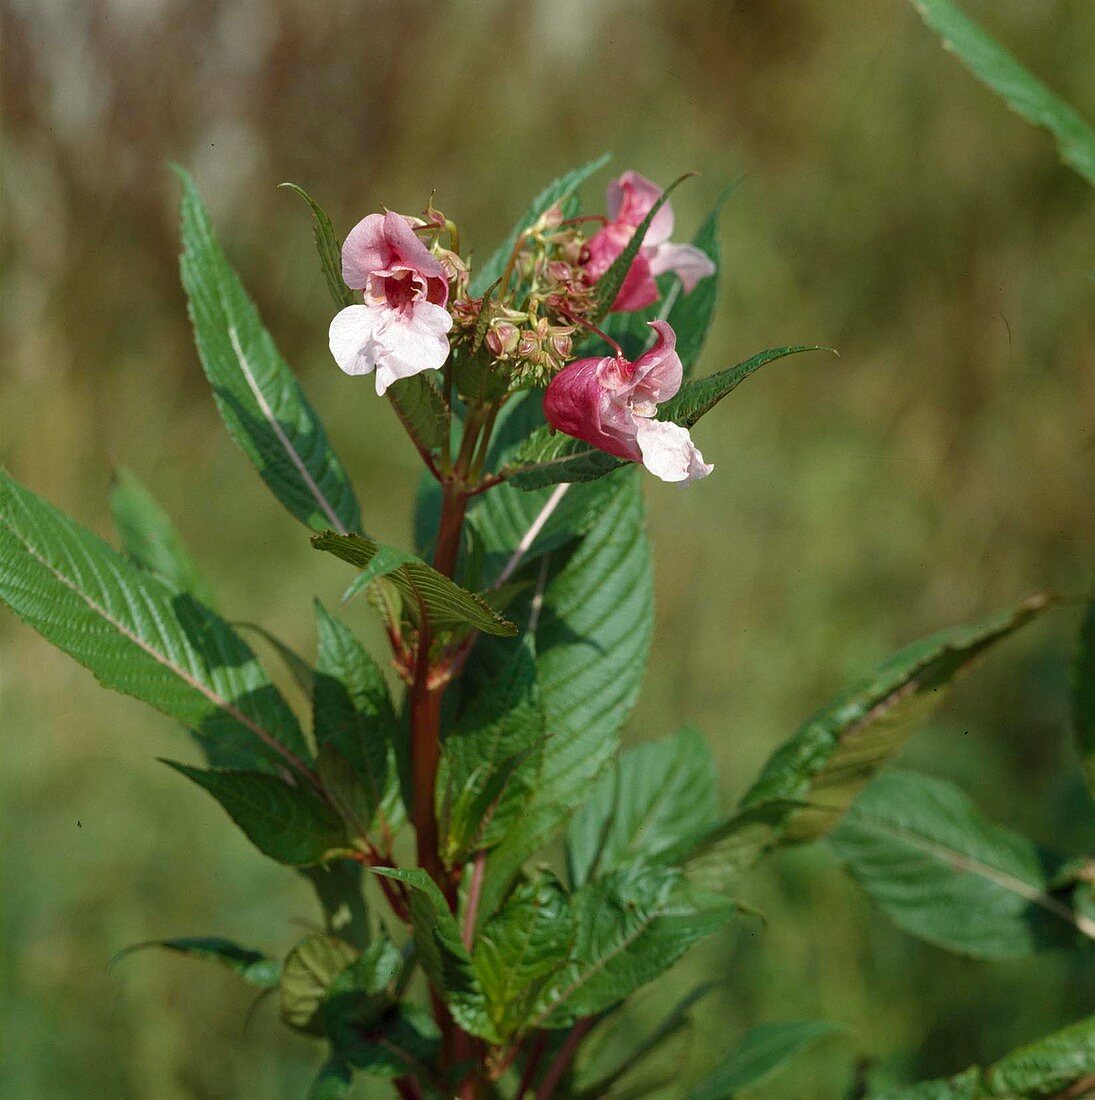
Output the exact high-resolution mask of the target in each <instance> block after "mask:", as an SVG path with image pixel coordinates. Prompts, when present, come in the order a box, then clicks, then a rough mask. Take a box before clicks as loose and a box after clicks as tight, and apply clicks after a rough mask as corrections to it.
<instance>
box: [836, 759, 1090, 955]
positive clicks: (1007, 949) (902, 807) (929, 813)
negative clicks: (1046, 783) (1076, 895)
mask: <svg viewBox="0 0 1095 1100" xmlns="http://www.w3.org/2000/svg"><path fill="white" fill-rule="evenodd" d="M830 839H831V843H832V845H833V848H834V850H835V851H836V854H837V856H838V858H839V859H840V860H841V861H842V862H843V863H844V864H845V865H846V866H847V868H848V870H849V871H850V872H851V874H852V876H853V877H854V878H855V880H856V881H857V882H858V883H859V884H860V886H862V887H863V889H864V890H866V892H867V893H868V894H869V895H870V897H871V898H873V899H874V901H876V902H877V903H878V904H879V905H880V906H881V907H882V909H883V910H884V911H885V912H886V914H887V915H888V916H889V917H890V918H891V919H892V920H893V921H894V923H896V924H897V925H899V926H900V927H901V928H903V929H905V931H907V932H911V933H912V934H913V935H915V936H920V937H921V938H922V939H925V940H928V942H930V943H934V944H937V945H938V946H940V947H945V948H947V949H949V950H951V951H958V952H961V953H963V954H966V955H973V956H975V957H978V958H985V959H1008V958H1020V957H1022V956H1024V955H1028V954H1030V953H1031V952H1032V951H1035V950H1038V949H1039V948H1043V947H1049V946H1060V945H1061V944H1062V942H1066V943H1067V942H1070V941H1071V940H1073V939H1074V937H1075V933H1076V931H1077V930H1078V926H1080V929H1079V930H1081V931H1082V930H1084V929H1086V934H1087V935H1089V936H1091V937H1093V938H1095V921H1091V920H1089V919H1087V918H1085V917H1083V916H1082V915H1080V914H1077V913H1074V912H1073V911H1072V910H1071V909H1070V908H1069V907H1068V906H1067V905H1065V904H1064V903H1063V902H1062V901H1061V900H1059V899H1058V898H1057V897H1054V896H1053V895H1052V894H1051V892H1050V884H1049V877H1050V874H1051V869H1052V866H1053V863H1054V861H1053V860H1052V859H1051V858H1050V857H1049V856H1048V855H1047V854H1046V853H1045V852H1042V851H1041V850H1039V848H1038V846H1037V845H1036V844H1034V843H1033V842H1032V841H1030V840H1027V839H1026V838H1025V837H1023V836H1020V835H1019V834H1018V833H1014V832H1012V831H1011V830H1010V829H1004V828H1002V827H1000V826H998V825H992V824H990V823H989V822H987V821H985V820H984V819H983V818H982V817H981V816H980V815H979V814H978V813H977V811H976V810H975V809H974V807H973V804H972V803H971V801H970V800H969V798H967V797H966V795H965V794H964V793H963V792H962V791H960V790H959V789H958V788H957V787H955V786H952V785H951V784H950V783H944V782H943V781H941V780H939V779H932V778H929V777H928V776H924V775H916V774H914V773H911V772H902V771H890V772H884V773H883V774H882V775H880V776H879V777H878V778H877V779H875V780H874V782H873V783H871V785H870V786H869V787H868V788H867V789H866V790H865V791H864V792H863V794H862V795H860V796H859V798H858V799H856V801H855V802H854V803H853V805H852V808H851V809H850V810H849V811H848V813H847V814H846V815H845V817H844V820H843V821H842V822H841V824H840V826H839V827H838V828H837V829H836V830H835V832H834V833H833V834H832V836H831V838H830ZM1058 862H1059V861H1058Z"/></svg>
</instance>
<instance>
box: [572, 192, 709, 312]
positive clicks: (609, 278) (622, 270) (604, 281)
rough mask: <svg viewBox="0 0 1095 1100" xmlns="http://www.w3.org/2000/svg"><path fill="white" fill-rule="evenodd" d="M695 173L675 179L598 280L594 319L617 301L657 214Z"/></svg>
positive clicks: (595, 293)
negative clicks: (679, 186)
mask: <svg viewBox="0 0 1095 1100" xmlns="http://www.w3.org/2000/svg"><path fill="white" fill-rule="evenodd" d="M694 174H695V173H693V172H689V173H688V174H687V175H684V176H681V177H680V178H679V179H675V180H674V181H673V182H672V183H671V184H670V185H669V186H668V187H667V188H666V189H665V190H664V191H663V192H662V193H661V195H660V196H659V197H658V200H657V201H656V202H655V203H654V205H653V206H651V208H650V210H649V211H647V215H646V217H645V218H643V220H642V221H641V222H639V224H638V225H637V226H636V227H635V232H634V233H632V234H631V237H630V238H629V239H628V242H627V244H626V245H624V249H623V251H622V252H621V253H620V254H619V255H618V256H617V257H616V259H614V260H613V261H612V263H611V264H610V265H609V267H608V270H607V271H606V272H605V273H604V274H603V275H602V276H601V277H600V278H599V279H598V280H597V286H596V290H595V292H594V303H595V304H594V307H593V314H592V319H593V320H594V321H599V320H600V319H601V318H602V317H604V316H605V314H606V313H608V311H609V310H610V309H611V308H612V304H613V302H615V301H616V296H617V295H618V294H619V293H620V287H622V286H623V284H624V279H626V278H627V273H628V271H630V270H631V265H632V263H634V261H635V257H636V256H637V255H638V254H639V249H640V248H642V246H643V241H644V240H646V233H647V230H648V229H649V228H650V225H651V222H653V221H654V218H655V217H656V216H657V213H658V211H659V210H661V208H662V207H663V206H665V204H666V203H667V202H668V201H669V196H670V195H671V194H672V193H673V192H674V191H675V190H676V189H677V186H678V185H679V184H681V183H683V182H684V181H685V180H686V179H688V178H689V176H692V175H694Z"/></svg>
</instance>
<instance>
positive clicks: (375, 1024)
mask: <svg viewBox="0 0 1095 1100" xmlns="http://www.w3.org/2000/svg"><path fill="white" fill-rule="evenodd" d="M403 967H404V960H403V954H402V952H401V951H400V950H399V949H398V948H397V947H396V946H395V944H393V943H392V942H391V940H389V939H386V938H380V939H378V940H376V941H375V942H373V943H371V944H369V946H368V947H367V948H365V950H364V951H363V952H362V954H361V955H360V956H359V957H358V958H357V959H355V960H354V961H353V962H351V963H350V964H349V965H348V966H347V967H346V968H345V969H344V970H342V971H341V973H339V975H338V977H336V978H335V979H334V981H332V982H331V983H330V984H329V985H328V986H327V990H326V992H325V994H324V999H323V1005H322V1009H321V1013H322V1019H323V1030H324V1031H325V1032H326V1034H327V1037H328V1038H329V1039H330V1041H331V1045H332V1046H333V1047H334V1049H335V1051H336V1052H337V1053H338V1054H339V1056H340V1057H341V1058H342V1059H343V1060H344V1061H347V1062H350V1063H352V1064H354V1065H360V1062H361V1058H360V1054H361V1046H362V1044H363V1043H367V1044H369V1045H373V1044H374V1042H375V1040H374V1039H373V1037H372V1035H373V1032H374V1029H378V1028H379V1029H380V1030H386V1027H385V1024H384V1023H383V1022H382V1021H383V1018H384V1017H385V1016H387V1015H388V1014H389V1012H390V1010H391V1009H392V1008H393V1006H394V1005H395V1003H396V1000H397V985H398V981H399V978H400V975H401V973H402V971H403ZM351 1050H354V1051H356V1052H357V1053H358V1055H359V1056H358V1057H356V1058H353V1057H351V1056H350V1051H351ZM374 1060H375V1059H374ZM388 1061H389V1063H390V1059H389V1060H388ZM403 1065H404V1060H403V1059H399V1061H398V1062H397V1066H398V1067H402V1066H403ZM370 1068H375V1067H370ZM401 1071H402V1069H401V1068H400V1069H397V1072H401Z"/></svg>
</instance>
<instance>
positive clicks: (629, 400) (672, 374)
mask: <svg viewBox="0 0 1095 1100" xmlns="http://www.w3.org/2000/svg"><path fill="white" fill-rule="evenodd" d="M650 327H651V328H652V329H653V330H654V332H655V334H656V340H655V343H654V346H653V347H652V348H651V349H650V350H649V351H647V352H645V353H644V354H643V355H640V356H639V358H638V359H636V360H635V362H634V363H629V362H628V361H627V360H626V359H625V358H624V357H623V356H622V355H618V356H607V357H605V358H604V359H579V360H577V361H576V362H574V363H571V364H570V365H569V366H568V367H565V368H564V369H563V370H561V371H560V372H559V373H558V374H557V375H556V376H555V377H554V378H553V379H552V380H551V383H550V385H549V386H548V388H547V392H546V393H545V394H544V415H545V416H546V417H547V420H548V423H549V424H551V425H552V426H553V427H555V428H558V429H559V431H561V432H566V434H567V435H572V436H574V437H575V438H576V439H582V440H584V441H585V442H586V443H591V444H592V445H593V446H594V447H597V448H598V449H600V450H602V451H607V452H608V454H610V455H615V456H616V457H617V458H623V459H627V460H628V461H629V462H641V463H642V464H643V465H644V466H645V467H646V468H647V469H648V470H649V471H650V472H651V473H652V474H654V475H655V476H656V477H660V478H661V479H662V481H695V480H696V479H698V478H701V477H706V476H707V475H708V474H709V473H710V472H711V471H712V469H713V468H714V467H712V466H710V465H709V464H708V463H706V462H704V460H703V455H702V454H700V452H699V451H698V450H697V449H696V446H695V444H694V443H693V442H692V437H691V436H690V435H689V434H688V429H687V428H682V427H681V426H680V425H679V424H673V423H671V422H669V421H665V420H655V419H654V415H655V413H656V412H657V408H658V405H659V404H660V403H661V402H662V401H667V400H668V399H669V398H671V397H672V396H673V395H674V394H676V392H677V391H678V390H679V389H680V388H681V377H682V374H683V371H682V368H681V361H680V357H679V356H678V355H677V352H676V344H677V337H676V334H675V333H674V332H673V330H672V329H671V328H670V327H669V325H668V324H666V322H665V321H651V322H650Z"/></svg>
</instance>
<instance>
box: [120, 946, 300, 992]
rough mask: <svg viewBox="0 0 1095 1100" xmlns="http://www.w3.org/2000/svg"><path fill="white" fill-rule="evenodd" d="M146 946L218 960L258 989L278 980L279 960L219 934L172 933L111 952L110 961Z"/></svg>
mask: <svg viewBox="0 0 1095 1100" xmlns="http://www.w3.org/2000/svg"><path fill="white" fill-rule="evenodd" d="M149 947H159V948H162V949H163V950H165V951H173V952H174V953H175V954H177V955H189V956H190V957H192V958H195V959H209V960H211V961H212V962H216V963H220V965H221V966H224V967H227V968H228V969H229V970H231V971H232V972H233V973H235V974H238V975H239V976H240V977H241V978H242V979H243V980H244V981H245V982H247V983H248V985H253V986H256V987H257V988H259V989H275V988H276V987H277V984H278V982H279V981H280V980H281V963H279V962H278V961H277V960H276V959H271V958H268V957H267V956H266V955H264V954H263V953H262V952H261V951H252V950H251V949H250V948H247V947H240V945H239V944H237V943H233V942H232V941H231V940H225V939H222V938H221V937H220V936H176V937H174V938H172V939H167V940H148V941H146V942H145V943H135V944H133V945H132V946H131V947H127V948H126V949H125V950H124V951H120V952H119V953H118V954H117V955H116V956H115V958H114V962H119V961H121V960H122V959H123V958H125V957H126V956H127V955H132V954H133V953H134V952H135V951H144V950H145V949H146V948H149Z"/></svg>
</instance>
